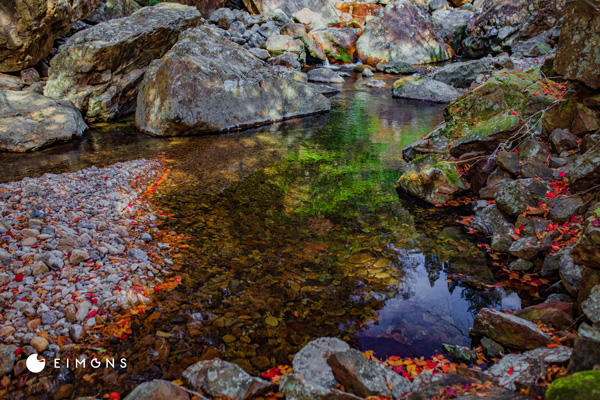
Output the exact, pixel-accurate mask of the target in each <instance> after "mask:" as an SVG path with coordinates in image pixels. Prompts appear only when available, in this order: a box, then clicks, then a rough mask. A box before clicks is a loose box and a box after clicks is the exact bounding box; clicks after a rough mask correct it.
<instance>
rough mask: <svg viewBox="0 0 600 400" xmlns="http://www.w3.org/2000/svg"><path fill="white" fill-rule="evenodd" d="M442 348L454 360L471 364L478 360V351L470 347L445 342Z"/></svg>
mask: <svg viewBox="0 0 600 400" xmlns="http://www.w3.org/2000/svg"><path fill="white" fill-rule="evenodd" d="M442 348H443V349H444V351H445V352H446V353H447V354H448V356H449V357H450V358H451V359H452V360H453V361H454V362H457V363H465V364H470V363H473V362H476V361H477V352H475V350H471V349H469V348H468V347H465V346H458V345H453V344H446V343H443V344H442Z"/></svg>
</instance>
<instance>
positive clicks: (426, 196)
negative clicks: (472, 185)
mask: <svg viewBox="0 0 600 400" xmlns="http://www.w3.org/2000/svg"><path fill="white" fill-rule="evenodd" d="M412 167H414V166H412V165H411V166H409V167H408V168H407V169H408V171H407V172H405V173H404V174H402V175H401V176H400V178H399V179H398V181H397V182H396V189H397V190H398V191H399V192H401V193H406V194H409V195H411V196H414V197H416V198H419V199H421V200H424V201H426V202H428V203H430V204H444V203H446V202H448V201H449V200H451V199H452V198H454V196H455V195H457V194H458V193H460V192H462V191H464V190H466V189H467V186H466V185H465V183H464V182H463V181H462V180H461V178H460V176H459V174H458V171H457V170H456V165H455V164H451V163H448V162H446V161H439V162H437V163H435V164H431V165H426V166H424V167H423V168H421V169H419V170H418V172H417V170H415V169H412Z"/></svg>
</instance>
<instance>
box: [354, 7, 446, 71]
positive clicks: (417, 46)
mask: <svg viewBox="0 0 600 400" xmlns="http://www.w3.org/2000/svg"><path fill="white" fill-rule="evenodd" d="M414 32H419V35H415V34H414ZM356 48H357V52H358V55H359V57H360V59H361V60H362V61H363V62H365V63H367V64H370V65H377V64H378V63H379V62H382V61H386V62H389V61H402V62H407V63H409V64H428V63H434V62H440V61H444V60H448V59H449V58H450V57H451V56H452V50H451V49H450V47H449V46H448V45H447V44H446V43H444V41H443V39H442V38H441V37H440V36H438V34H437V33H436V32H435V28H434V24H433V21H432V19H431V16H430V15H429V14H428V13H427V12H426V11H425V10H424V9H423V8H422V7H420V6H418V5H416V4H414V3H412V2H411V1H409V0H398V1H394V2H393V3H390V4H388V5H387V6H386V7H384V8H383V9H382V10H381V11H379V13H378V14H377V15H376V16H374V17H372V18H371V19H369V21H368V22H367V25H366V27H365V29H364V32H363V34H362V36H361V37H360V38H359V39H358V42H357V44H356Z"/></svg>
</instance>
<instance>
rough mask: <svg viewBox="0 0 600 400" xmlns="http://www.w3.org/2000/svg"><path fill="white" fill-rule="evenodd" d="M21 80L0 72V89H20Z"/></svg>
mask: <svg viewBox="0 0 600 400" xmlns="http://www.w3.org/2000/svg"><path fill="white" fill-rule="evenodd" d="M23 86H25V85H23V82H21V79H19V78H18V77H16V76H13V75H8V74H0V90H21V89H23Z"/></svg>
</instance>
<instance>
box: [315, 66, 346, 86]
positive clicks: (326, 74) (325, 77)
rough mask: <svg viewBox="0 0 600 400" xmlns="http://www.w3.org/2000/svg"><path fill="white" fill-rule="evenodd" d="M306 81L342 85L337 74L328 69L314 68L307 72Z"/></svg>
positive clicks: (342, 79)
mask: <svg viewBox="0 0 600 400" xmlns="http://www.w3.org/2000/svg"><path fill="white" fill-rule="evenodd" d="M307 75H308V80H309V81H312V82H323V83H344V78H342V77H341V76H340V75H339V74H338V73H337V72H335V71H333V70H332V69H329V68H315V69H311V70H310V71H308V72H307Z"/></svg>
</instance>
